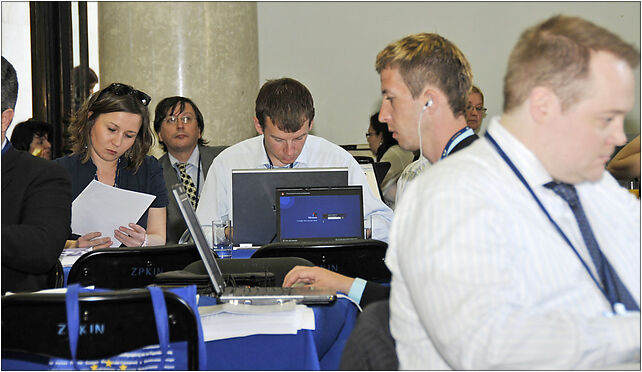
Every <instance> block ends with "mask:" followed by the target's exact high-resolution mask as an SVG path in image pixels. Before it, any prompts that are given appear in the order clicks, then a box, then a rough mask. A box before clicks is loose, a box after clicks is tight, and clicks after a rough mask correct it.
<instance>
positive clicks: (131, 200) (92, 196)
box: [71, 180, 156, 247]
mask: <svg viewBox="0 0 642 372" xmlns="http://www.w3.org/2000/svg"><path fill="white" fill-rule="evenodd" d="M154 199H156V196H155V195H150V194H145V193H142V192H135V191H130V190H123V189H119V188H117V187H111V186H107V185H105V184H104V183H101V182H98V181H96V180H92V181H91V182H90V183H89V185H87V187H85V189H84V190H83V191H82V192H81V193H80V195H78V197H77V198H76V199H74V201H73V203H72V204H71V231H72V232H73V233H74V234H78V235H85V234H87V233H90V232H94V231H98V232H100V233H101V234H102V236H101V238H103V237H109V238H111V241H112V246H113V247H118V246H120V242H119V241H118V240H116V238H115V237H114V230H116V229H118V228H119V227H120V226H126V227H129V226H127V225H128V224H129V223H130V222H133V223H136V222H137V221H138V220H139V219H140V218H141V217H142V215H143V213H145V211H146V210H147V208H149V206H150V205H151V204H152V202H153V201H154Z"/></svg>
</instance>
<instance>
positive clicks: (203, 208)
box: [196, 78, 392, 241]
mask: <svg viewBox="0 0 642 372" xmlns="http://www.w3.org/2000/svg"><path fill="white" fill-rule="evenodd" d="M255 111H256V117H255V118H254V126H255V128H256V131H257V132H258V133H259V134H260V135H259V136H257V137H254V138H250V139H248V140H245V141H242V142H240V143H237V144H236V145H233V146H231V147H229V148H227V149H226V150H225V151H223V152H222V153H221V154H220V155H219V156H218V157H217V158H216V159H214V162H213V163H212V166H211V167H210V170H209V172H208V174H207V177H206V181H205V184H204V185H203V191H202V193H201V198H200V201H199V205H198V209H197V211H196V212H197V216H198V218H199V220H201V221H212V220H217V219H222V218H223V217H224V216H227V217H231V215H232V213H231V206H230V201H231V190H230V187H231V184H232V182H231V177H232V169H269V168H286V167H289V168H323V167H347V168H348V173H349V174H348V184H349V185H361V186H362V187H363V207H364V215H365V216H372V219H373V222H372V225H373V227H374V230H373V231H372V238H374V239H379V240H383V241H387V240H388V229H389V227H390V223H391V221H392V210H391V209H390V208H388V207H387V206H386V205H385V204H384V203H383V202H382V201H380V200H378V199H377V198H376V197H375V195H374V193H373V192H372V191H371V190H370V187H369V186H368V181H367V179H366V177H365V175H364V173H363V171H362V170H361V167H360V166H359V164H358V163H357V161H356V160H355V159H354V158H353V157H352V155H350V153H348V152H347V151H345V150H343V149H342V148H341V147H339V146H338V145H335V144H333V143H331V142H329V141H327V140H325V139H323V138H320V137H316V136H313V135H310V134H309V132H310V130H311V129H312V125H313V123H314V122H313V119H314V102H313V100H312V95H311V94H310V92H309V91H308V89H307V88H306V87H305V86H304V85H303V84H301V83H300V82H298V81H296V80H294V79H289V78H282V79H277V80H270V81H268V82H266V83H265V84H264V85H263V87H261V89H260V91H259V94H258V96H257V98H256V107H255ZM293 186H296V185H293Z"/></svg>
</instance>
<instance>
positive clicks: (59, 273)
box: [47, 260, 65, 288]
mask: <svg viewBox="0 0 642 372" xmlns="http://www.w3.org/2000/svg"><path fill="white" fill-rule="evenodd" d="M64 284H65V269H64V268H63V267H62V264H61V263H60V260H57V261H56V266H54V267H53V268H52V269H51V270H50V271H49V273H47V288H62V287H64Z"/></svg>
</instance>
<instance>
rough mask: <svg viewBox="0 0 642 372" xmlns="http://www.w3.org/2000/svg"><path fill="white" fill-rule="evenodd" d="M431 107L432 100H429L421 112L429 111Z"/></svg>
mask: <svg viewBox="0 0 642 372" xmlns="http://www.w3.org/2000/svg"><path fill="white" fill-rule="evenodd" d="M430 106H432V98H431V99H429V100H428V102H426V104H425V105H424V108H423V109H421V111H423V110H425V109H427V108H428V107H430Z"/></svg>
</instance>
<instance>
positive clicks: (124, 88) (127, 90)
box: [98, 83, 152, 106]
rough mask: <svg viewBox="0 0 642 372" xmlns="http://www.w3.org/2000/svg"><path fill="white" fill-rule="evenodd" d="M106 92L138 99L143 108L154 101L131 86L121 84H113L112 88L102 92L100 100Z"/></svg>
mask: <svg viewBox="0 0 642 372" xmlns="http://www.w3.org/2000/svg"><path fill="white" fill-rule="evenodd" d="M105 92H110V93H113V94H115V95H117V96H125V95H131V96H133V97H134V98H136V99H137V100H138V101H139V102H140V103H141V104H142V105H143V106H147V105H149V102H150V101H151V100H152V97H150V96H149V95H148V94H147V93H145V92H141V91H140V90H136V89H134V88H132V87H130V86H129V85H126V84H121V83H112V84H111V85H110V86H108V87H107V88H105V89H103V91H102V92H100V95H99V96H98V98H100V96H102V95H103V93H105Z"/></svg>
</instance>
